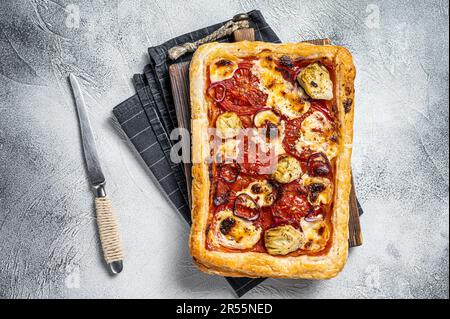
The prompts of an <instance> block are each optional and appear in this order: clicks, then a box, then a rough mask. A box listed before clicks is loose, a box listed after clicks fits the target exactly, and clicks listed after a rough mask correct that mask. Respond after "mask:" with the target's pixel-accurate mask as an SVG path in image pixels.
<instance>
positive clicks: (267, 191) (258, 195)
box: [236, 180, 275, 207]
mask: <svg viewBox="0 0 450 319" xmlns="http://www.w3.org/2000/svg"><path fill="white" fill-rule="evenodd" d="M240 194H247V195H248V196H250V197H251V198H252V199H253V200H254V201H255V202H256V203H257V204H258V206H259V207H264V206H270V205H272V204H273V202H274V200H275V196H274V193H273V186H272V185H271V184H270V183H269V182H268V181H266V180H262V181H256V182H253V183H251V184H250V185H248V187H247V188H244V189H243V190H241V191H239V192H237V193H236V195H240Z"/></svg>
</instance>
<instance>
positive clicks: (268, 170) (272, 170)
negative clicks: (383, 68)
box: [190, 41, 355, 279]
mask: <svg viewBox="0 0 450 319" xmlns="http://www.w3.org/2000/svg"><path fill="white" fill-rule="evenodd" d="M354 78H355V68H354V65H353V62H352V57H351V54H350V53H349V52H348V51H347V50H346V49H345V48H343V47H339V46H331V45H327V46H316V45H311V44H305V43H288V44H271V43H264V42H247V41H243V42H236V43H209V44H205V45H203V46H201V47H200V48H199V49H198V50H197V51H196V53H195V54H194V57H193V59H192V62H191V66H190V86H191V87H190V95H191V119H192V158H193V168H192V175H193V185H192V194H193V201H192V220H193V225H192V229H191V235H190V250H191V254H192V256H193V258H194V260H195V262H196V263H197V265H198V266H199V268H200V269H201V270H203V271H205V272H208V273H213V274H220V275H225V276H236V277H239V276H245V277H286V278H315V279H325V278H331V277H334V276H336V275H337V274H338V273H339V271H340V270H341V269H342V268H343V266H344V264H345V261H346V258H347V251H348V218H349V217H348V215H349V213H348V210H349V207H348V206H349V205H348V203H349V193H350V185H351V183H350V180H351V170H350V159H351V152H352V139H353V100H354V86H353V82H354Z"/></svg>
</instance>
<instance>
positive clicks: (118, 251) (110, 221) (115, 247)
mask: <svg viewBox="0 0 450 319" xmlns="http://www.w3.org/2000/svg"><path fill="white" fill-rule="evenodd" d="M95 210H96V213H97V226H98V231H99V233H100V241H101V244H102V249H103V256H104V257H105V261H106V262H107V263H108V265H110V267H111V270H112V271H113V272H114V273H119V272H120V271H122V261H123V250H122V241H121V238H120V235H119V229H118V227H117V219H116V216H115V215H114V212H113V209H112V203H111V200H110V199H109V198H108V197H97V198H96V199H95Z"/></svg>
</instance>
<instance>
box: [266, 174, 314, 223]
mask: <svg viewBox="0 0 450 319" xmlns="http://www.w3.org/2000/svg"><path fill="white" fill-rule="evenodd" d="M312 209H313V208H312V205H311V204H310V203H309V202H308V199H307V194H306V193H305V192H304V190H303V189H302V187H301V185H300V184H298V183H297V182H293V183H290V184H288V185H285V186H284V187H283V189H282V190H281V196H280V197H279V199H278V200H277V201H276V202H275V204H274V205H273V207H272V212H273V217H274V219H275V222H276V223H277V224H292V225H299V223H300V219H301V218H302V217H305V216H307V215H308V214H309V213H311V211H312Z"/></svg>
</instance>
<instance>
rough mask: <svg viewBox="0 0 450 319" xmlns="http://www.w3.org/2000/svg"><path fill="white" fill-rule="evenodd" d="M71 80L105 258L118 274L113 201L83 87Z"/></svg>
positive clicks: (119, 264)
mask: <svg viewBox="0 0 450 319" xmlns="http://www.w3.org/2000/svg"><path fill="white" fill-rule="evenodd" d="M69 79H70V84H71V86H72V91H73V95H74V97H75V105H76V108H77V113H78V120H79V123H80V131H81V141H82V145H83V153H84V159H85V162H86V169H87V174H88V178H89V182H90V184H91V185H92V189H93V192H94V195H95V210H96V215H97V226H98V231H99V234H100V242H101V245H102V250H103V256H104V258H105V261H106V263H107V264H108V267H109V270H110V271H111V273H113V274H118V273H120V272H121V271H122V269H123V250H122V242H121V239H120V236H119V230H118V227H117V220H116V217H115V215H114V212H113V210H112V204H111V200H110V199H109V198H108V197H107V196H106V192H105V176H104V175H103V172H102V168H101V166H100V161H99V157H98V154H97V148H96V146H95V141H94V134H93V133H92V129H91V125H90V123H89V117H88V113H87V108H86V103H85V101H84V98H83V93H82V92H81V87H80V84H79V83H78V80H77V78H76V77H75V76H74V75H73V74H70V75H69Z"/></svg>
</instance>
